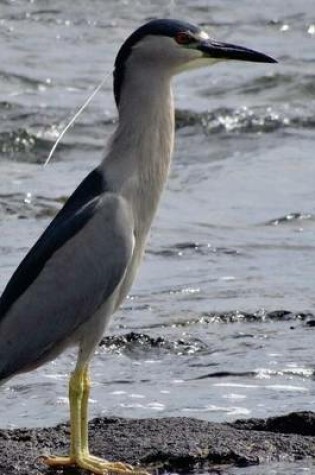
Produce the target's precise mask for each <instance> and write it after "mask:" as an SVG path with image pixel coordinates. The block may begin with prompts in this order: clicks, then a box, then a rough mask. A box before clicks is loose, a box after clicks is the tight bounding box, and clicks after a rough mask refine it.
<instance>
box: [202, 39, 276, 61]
mask: <svg viewBox="0 0 315 475" xmlns="http://www.w3.org/2000/svg"><path fill="white" fill-rule="evenodd" d="M197 49H198V50H199V51H202V52H203V53H204V55H205V57H208V58H217V59H235V60H237V61H252V62H255V63H277V61H276V60H275V59H273V58H271V57H270V56H267V55H266V54H263V53H259V52H258V51H254V50H252V49H248V48H244V46H238V45H232V44H229V43H220V42H219V41H215V40H211V39H209V40H206V41H201V42H200V44H199V46H198V47H197Z"/></svg>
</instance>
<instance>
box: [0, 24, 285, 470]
mask: <svg viewBox="0 0 315 475" xmlns="http://www.w3.org/2000/svg"><path fill="white" fill-rule="evenodd" d="M225 60H240V61H251V62H258V63H275V62H276V61H275V60H274V59H273V58H271V57H270V56H267V55H265V54H263V53H260V52H258V51H255V50H252V49H248V48H245V47H243V46H238V45H235V44H230V43H225V42H220V41H216V40H215V39H213V38H212V37H210V36H209V35H208V34H207V33H206V32H205V31H203V30H202V29H201V28H200V27H198V26H196V25H193V24H190V23H187V22H184V21H179V20H172V19H156V20H151V21H149V22H147V23H146V24H144V25H142V26H141V27H140V28H138V29H137V30H135V31H134V32H133V33H132V34H131V35H130V36H129V37H128V38H127V39H126V41H125V42H124V43H123V45H122V46H121V48H120V49H119V51H118V54H117V57H116V60H115V63H114V71H113V90H114V98H115V102H116V105H117V109H118V124H117V127H116V130H115V131H114V133H113V135H112V136H111V138H110V140H109V143H108V146H107V148H106V152H105V153H104V158H103V160H102V161H101V163H100V165H99V166H97V167H96V168H95V169H94V170H92V171H91V172H90V173H89V174H88V176H87V177H86V178H85V179H84V180H83V181H82V182H81V184H79V186H78V187H77V188H76V190H75V191H74V192H73V193H72V195H71V196H70V197H69V199H68V200H67V201H66V203H65V204H64V206H63V208H62V209H61V210H60V211H59V212H58V214H57V215H56V216H55V218H54V219H53V220H52V222H51V223H50V224H49V225H48V227H47V229H46V230H45V231H44V232H43V234H42V235H41V236H40V238H39V239H38V240H37V242H36V243H35V245H34V246H33V247H32V248H31V250H30V251H29V252H28V253H27V255H26V257H25V258H24V259H23V260H22V262H21V264H20V265H19V266H18V268H17V269H16V271H15V272H14V274H13V276H12V277H11V279H10V280H9V282H8V284H7V286H6V287H5V289H4V291H3V293H2V296H1V299H0V385H1V384H2V383H4V382H6V381H7V380H9V379H10V378H12V377H13V376H14V375H17V374H19V373H24V372H28V371H31V370H33V369H35V368H37V367H39V366H41V365H43V364H44V363H46V362H48V361H51V360H53V359H55V358H56V357H57V356H58V355H60V354H61V353H62V352H63V351H64V350H65V349H66V348H67V347H69V346H75V347H76V348H77V349H78V351H77V359H76V365H75V369H74V370H73V372H72V373H71V375H70V379H69V406H70V428H71V432H70V434H71V435H70V452H69V455H68V456H62V455H49V456H45V457H43V462H45V463H46V464H47V465H48V466H50V467H60V466H62V467H67V466H76V467H79V468H82V469H85V470H87V471H89V472H91V473H94V474H98V475H105V474H108V473H114V474H117V475H118V474H121V475H123V474H130V473H132V474H144V473H147V472H145V471H144V470H142V469H139V468H137V467H132V466H131V465H129V464H128V463H125V462H122V461H109V460H104V459H101V458H98V457H96V456H94V455H92V454H91V453H90V452H89V445H88V398H89V391H90V378H89V364H90V360H91V358H92V356H93V353H94V351H95V348H96V347H97V345H98V343H99V342H100V340H101V338H102V336H103V334H104V332H105V330H106V329H107V327H108V324H109V322H110V319H111V317H112V315H113V314H114V313H115V312H116V311H117V309H118V308H119V306H120V305H121V303H122V302H123V301H124V299H125V298H126V296H127V294H128V292H129V290H130V288H131V285H132V283H133V281H134V279H135V276H136V274H137V271H138V269H139V266H140V263H141V261H142V259H143V256H144V251H145V246H146V242H147V238H148V234H149V230H150V227H151V224H152V220H153V218H154V215H155V213H156V210H157V207H158V204H159V201H160V198H161V194H162V191H163V188H164V185H165V182H166V180H167V176H168V174H169V170H170V165H171V159H172V154H173V147H174V121H175V119H174V115H175V114H174V102H173V95H172V88H171V80H172V78H173V77H174V76H175V75H176V74H178V73H181V72H183V71H186V70H190V69H195V68H200V67H203V66H209V65H213V64H215V63H218V62H220V61H225Z"/></svg>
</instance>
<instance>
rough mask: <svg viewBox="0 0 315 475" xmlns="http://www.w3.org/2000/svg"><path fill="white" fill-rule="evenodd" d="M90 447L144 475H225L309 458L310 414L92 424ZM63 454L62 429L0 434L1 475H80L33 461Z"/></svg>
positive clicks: (65, 438)
mask: <svg viewBox="0 0 315 475" xmlns="http://www.w3.org/2000/svg"><path fill="white" fill-rule="evenodd" d="M90 446H91V451H93V453H95V454H96V455H99V456H102V457H104V458H107V459H109V460H121V461H126V462H128V463H132V464H134V465H138V464H140V465H141V466H145V467H147V468H148V469H149V470H150V469H151V470H153V469H159V471H161V472H163V471H164V470H167V471H170V472H174V471H177V472H178V471H182V472H189V471H192V470H194V471H197V472H198V470H201V469H211V468H212V467H217V468H218V467H221V468H222V469H223V470H224V471H225V470H228V467H229V466H233V465H234V466H235V465H236V466H242V467H246V466H249V465H253V464H258V463H268V462H272V461H278V460H287V461H289V460H292V461H293V460H299V459H302V458H304V457H314V456H315V414H314V413H311V412H299V413H291V414H288V415H285V416H279V417H273V418H269V419H249V420H239V421H236V422H235V423H232V424H218V423H211V422H206V421H202V420H198V419H191V418H180V417H178V418H162V419H122V418H96V419H93V420H92V421H91V422H90ZM68 450H69V426H68V425H67V424H60V425H58V426H56V427H52V428H44V429H16V430H0V473H1V474H5V475H15V474H17V473H18V474H19V475H39V474H42V475H48V474H52V473H58V474H59V475H61V474H67V475H70V474H71V475H79V474H80V475H83V474H84V473H85V472H84V471H83V470H78V469H75V468H71V469H69V468H67V469H62V468H60V469H58V471H52V470H49V469H48V468H46V467H45V466H43V465H42V464H41V462H40V460H39V459H38V458H39V457H40V455H43V454H48V453H58V454H66V453H67V451H68ZM224 471H223V472H222V471H221V472H220V473H224ZM227 473H228V472H227Z"/></svg>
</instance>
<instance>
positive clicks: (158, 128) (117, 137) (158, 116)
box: [102, 72, 174, 232]
mask: <svg viewBox="0 0 315 475" xmlns="http://www.w3.org/2000/svg"><path fill="white" fill-rule="evenodd" d="M170 83H171V80H170V77H167V76H166V75H164V76H163V75H162V74H160V75H152V77H151V76H150V75H148V74H141V72H140V74H135V75H133V76H132V75H131V74H129V75H128V77H127V78H126V80H125V85H124V87H123V90H122V93H121V97H120V103H119V123H118V127H117V129H116V131H115V132H114V135H113V137H112V139H111V141H110V145H109V150H108V153H107V156H106V157H105V159H104V161H103V163H102V168H103V170H104V173H105V175H106V180H107V182H108V183H109V186H110V187H111V188H112V189H114V190H115V191H116V192H118V193H120V194H122V195H123V196H125V197H126V199H127V200H128V202H129V203H130V204H131V206H132V208H133V211H134V217H135V221H136V223H135V224H136V228H138V229H139V230H140V231H139V232H147V231H148V229H149V227H150V225H151V221H152V219H153V216H154V213H155V211H156V208H157V205H158V202H159V198H160V195H161V193H162V191H163V188H164V184H165V181H166V178H167V175H168V172H169V168H170V162H171V157H172V152H173V144H174V105H173V98H172V92H171V84H170ZM141 229H142V231H141Z"/></svg>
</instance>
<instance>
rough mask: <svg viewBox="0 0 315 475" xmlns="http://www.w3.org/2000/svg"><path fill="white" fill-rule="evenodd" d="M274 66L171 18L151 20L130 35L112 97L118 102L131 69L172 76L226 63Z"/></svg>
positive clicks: (265, 58) (121, 53)
mask: <svg viewBox="0 0 315 475" xmlns="http://www.w3.org/2000/svg"><path fill="white" fill-rule="evenodd" d="M231 59H233V60H239V61H252V62H257V63H275V62H276V61H275V60H274V59H273V58H271V57H270V56H267V55H265V54H263V53H259V52H258V51H254V50H252V49H248V48H245V47H243V46H238V45H234V44H229V43H223V42H220V41H216V40H214V39H213V38H211V37H210V36H209V35H208V34H207V33H206V32H205V31H203V30H202V29H201V28H199V27H198V26H196V25H193V24H190V23H187V22H183V21H179V20H170V19H160V20H152V21H149V22H148V23H146V24H145V25H143V26H141V27H140V28H138V29H137V30H136V31H134V33H132V35H131V36H129V38H127V40H126V41H125V43H124V44H123V45H122V47H121V48H120V50H119V52H118V55H117V57H116V61H115V69H114V94H115V99H116V103H117V104H118V103H119V99H120V93H121V89H122V87H123V83H124V79H125V73H126V70H127V69H128V68H132V69H133V70H136V71H138V72H141V74H143V75H146V74H147V75H148V76H147V79H148V81H150V74H157V73H162V74H167V75H169V76H173V75H175V74H177V73H179V72H182V71H186V70H189V69H195V68H200V67H203V66H209V65H211V64H214V63H216V62H218V61H225V60H231Z"/></svg>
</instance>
